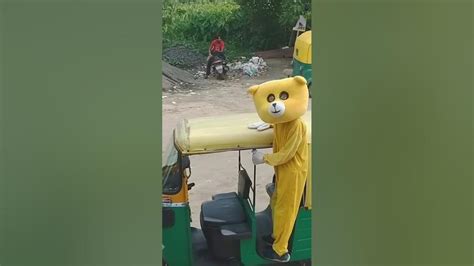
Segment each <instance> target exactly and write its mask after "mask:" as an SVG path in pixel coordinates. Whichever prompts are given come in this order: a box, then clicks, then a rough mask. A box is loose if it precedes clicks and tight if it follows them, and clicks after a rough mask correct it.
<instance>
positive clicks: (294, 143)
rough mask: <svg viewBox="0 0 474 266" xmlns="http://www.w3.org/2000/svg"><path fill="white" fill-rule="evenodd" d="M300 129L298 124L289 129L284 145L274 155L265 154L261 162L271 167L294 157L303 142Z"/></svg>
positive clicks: (300, 125)
mask: <svg viewBox="0 0 474 266" xmlns="http://www.w3.org/2000/svg"><path fill="white" fill-rule="evenodd" d="M301 127H302V124H301V123H298V124H297V125H295V126H294V127H292V128H291V129H289V130H290V132H289V134H288V136H289V138H288V140H287V141H286V143H285V145H284V146H283V147H282V148H281V149H280V150H279V151H278V152H276V153H271V154H265V155H264V156H263V160H264V161H265V162H266V163H267V164H269V165H271V166H278V165H281V164H285V163H286V162H288V161H289V160H291V159H292V158H293V157H294V156H295V155H296V152H297V151H298V147H299V145H300V143H301V141H302V140H303V132H302V130H301Z"/></svg>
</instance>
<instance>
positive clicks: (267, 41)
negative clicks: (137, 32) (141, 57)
mask: <svg viewBox="0 0 474 266" xmlns="http://www.w3.org/2000/svg"><path fill="white" fill-rule="evenodd" d="M310 14H311V1H310V0H214V1H212V0H200V1H198V0H195V1H189V0H188V1H185V0H166V1H164V8H163V36H164V38H165V45H167V44H169V43H174V42H180V43H186V44H188V45H191V46H194V47H197V48H200V49H201V50H202V51H203V52H205V50H206V49H207V45H208V44H209V41H210V40H211V39H212V37H214V35H215V34H216V33H220V34H221V37H222V38H223V39H224V40H225V41H226V44H228V46H230V47H232V48H234V49H236V50H246V51H256V50H264V49H272V48H279V47H282V46H285V45H288V41H289V39H290V35H291V33H292V27H293V26H294V24H295V22H296V21H297V19H298V18H299V16H300V15H304V16H305V17H306V19H308V20H309V19H310ZM308 22H310V21H308Z"/></svg>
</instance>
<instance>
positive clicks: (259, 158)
mask: <svg viewBox="0 0 474 266" xmlns="http://www.w3.org/2000/svg"><path fill="white" fill-rule="evenodd" d="M252 162H253V164H255V165H257V164H262V163H264V162H265V161H264V160H263V152H259V151H257V150H256V149H253V150H252Z"/></svg>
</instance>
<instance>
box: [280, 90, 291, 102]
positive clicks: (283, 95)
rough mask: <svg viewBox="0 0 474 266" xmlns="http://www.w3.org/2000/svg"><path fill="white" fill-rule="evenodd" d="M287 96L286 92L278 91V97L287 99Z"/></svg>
mask: <svg viewBox="0 0 474 266" xmlns="http://www.w3.org/2000/svg"><path fill="white" fill-rule="evenodd" d="M288 97H289V95H288V92H286V91H282V92H281V93H280V99H282V100H286V99H288Z"/></svg>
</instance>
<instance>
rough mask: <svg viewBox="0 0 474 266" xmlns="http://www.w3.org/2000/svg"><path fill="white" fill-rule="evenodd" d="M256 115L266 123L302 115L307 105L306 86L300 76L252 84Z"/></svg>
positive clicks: (290, 119) (292, 118) (291, 119)
mask: <svg viewBox="0 0 474 266" xmlns="http://www.w3.org/2000/svg"><path fill="white" fill-rule="evenodd" d="M248 93H250V94H251V95H252V96H253V101H254V103H255V107H256V109H257V113H258V116H259V117H260V119H262V120H263V121H264V122H266V123H270V124H279V123H286V122H290V121H293V120H295V119H297V118H299V117H301V116H303V115H304V113H305V112H306V109H307V107H308V87H307V86H306V79H305V78H303V77H301V76H295V77H292V78H285V79H280V80H272V81H268V82H265V83H262V84H260V85H255V86H252V87H250V88H249V89H248Z"/></svg>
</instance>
